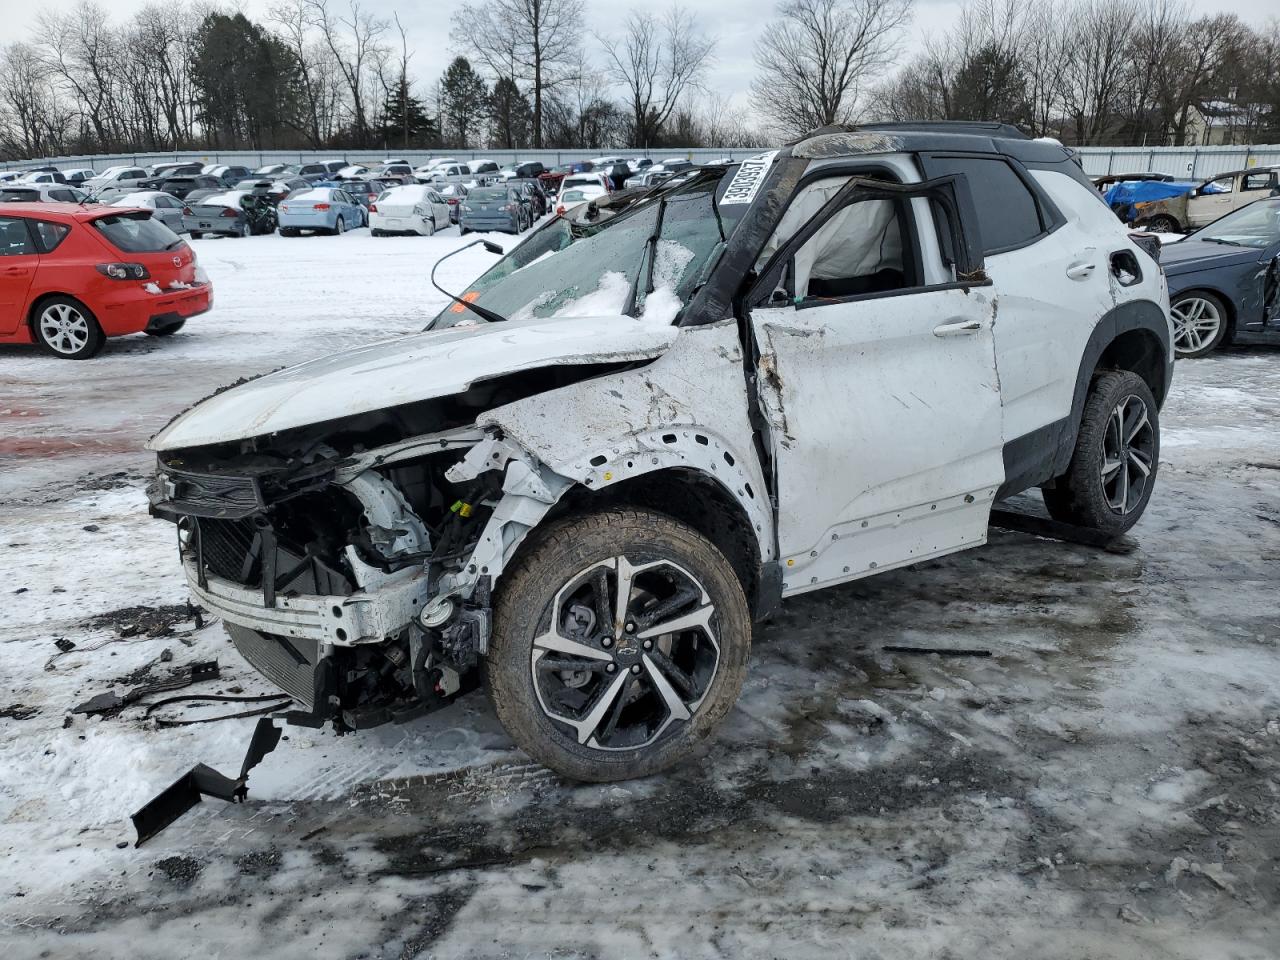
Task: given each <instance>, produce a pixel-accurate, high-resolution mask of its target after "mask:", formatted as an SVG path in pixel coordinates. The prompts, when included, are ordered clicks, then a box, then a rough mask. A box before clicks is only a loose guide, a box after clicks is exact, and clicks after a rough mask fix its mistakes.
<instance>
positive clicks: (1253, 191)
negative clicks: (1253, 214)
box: [1231, 170, 1277, 210]
mask: <svg viewBox="0 0 1280 960" xmlns="http://www.w3.org/2000/svg"><path fill="white" fill-rule="evenodd" d="M1276 186H1277V183H1276V171H1274V170H1251V171H1249V172H1247V173H1242V174H1240V181H1239V184H1238V188H1237V190H1236V192H1235V193H1234V194H1233V195H1232V196H1233V197H1234V200H1233V201H1232V204H1231V209H1232V210H1239V209H1240V208H1241V207H1243V206H1245V205H1246V204H1250V203H1253V201H1255V200H1261V199H1262V198H1263V197H1270V196H1274V195H1275V191H1276Z"/></svg>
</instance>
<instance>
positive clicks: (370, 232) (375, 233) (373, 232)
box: [369, 227, 386, 237]
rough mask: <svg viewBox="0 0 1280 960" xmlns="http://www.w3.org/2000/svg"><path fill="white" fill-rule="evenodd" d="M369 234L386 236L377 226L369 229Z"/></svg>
mask: <svg viewBox="0 0 1280 960" xmlns="http://www.w3.org/2000/svg"><path fill="white" fill-rule="evenodd" d="M369 236H371V237H385V236H386V234H385V233H383V232H382V231H381V230H379V229H377V228H376V227H375V228H373V229H372V230H370V231H369Z"/></svg>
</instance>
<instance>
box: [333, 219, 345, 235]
mask: <svg viewBox="0 0 1280 960" xmlns="http://www.w3.org/2000/svg"><path fill="white" fill-rule="evenodd" d="M346 232H347V221H346V220H344V219H342V217H339V218H338V219H337V220H335V221H333V235H334V236H335V237H340V236H342V235H343V234H344V233H346Z"/></svg>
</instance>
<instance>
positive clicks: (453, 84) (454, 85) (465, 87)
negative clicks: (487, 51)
mask: <svg viewBox="0 0 1280 960" xmlns="http://www.w3.org/2000/svg"><path fill="white" fill-rule="evenodd" d="M440 100H441V103H440V109H441V124H442V126H443V127H444V130H443V131H442V132H443V134H444V139H445V143H446V144H447V145H448V146H453V147H468V146H470V145H471V142H472V140H473V139H475V137H476V134H478V133H479V132H480V124H481V122H482V121H483V120H484V118H485V116H486V115H487V114H488V112H489V104H488V100H489V88H488V87H486V86H485V82H484V81H483V80H482V79H481V78H480V75H479V74H478V73H476V71H475V70H474V69H473V68H472V66H471V63H470V61H468V60H467V58H466V57H457V58H456V59H455V60H454V61H453V63H451V64H449V69H447V70H446V71H445V72H444V78H443V79H442V80H441V81H440Z"/></svg>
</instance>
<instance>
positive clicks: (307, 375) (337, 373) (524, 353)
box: [147, 316, 679, 450]
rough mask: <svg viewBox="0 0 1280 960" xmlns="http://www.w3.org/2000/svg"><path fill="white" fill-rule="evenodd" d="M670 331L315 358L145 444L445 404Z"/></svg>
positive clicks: (413, 340)
mask: <svg viewBox="0 0 1280 960" xmlns="http://www.w3.org/2000/svg"><path fill="white" fill-rule="evenodd" d="M678 335H679V328H677V327H673V326H659V325H656V324H646V323H644V322H643V321H640V320H636V319H633V318H631V317H625V316H608V317H568V318H560V319H552V320H544V319H534V320H523V321H508V322H506V323H478V324H476V325H474V326H464V327H452V328H449V329H446V330H437V331H428V332H425V333H416V334H412V335H410V336H407V337H401V338H400V339H397V340H385V341H382V342H381V343H373V344H369V345H368V346H365V347H360V348H358V349H355V350H348V351H346V352H344V353H337V354H333V355H332V356H328V357H321V358H319V359H317V360H309V361H307V362H306V363H300V364H298V365H297V366H296V367H288V368H286V369H284V370H278V371H276V372H275V373H270V374H267V375H266V376H264V377H259V378H258V379H256V380H251V381H249V382H248V383H244V384H241V385H240V386H237V387H233V388H232V389H230V390H227V391H225V392H223V393H219V394H216V395H215V396H212V397H209V398H208V399H207V400H204V401H202V402H200V403H198V404H197V405H196V406H194V407H192V408H191V409H190V410H188V411H187V412H186V413H183V414H182V415H181V416H179V417H177V418H176V419H174V420H173V422H171V423H170V424H169V425H168V426H166V427H165V428H164V429H163V430H161V431H160V432H159V433H158V434H156V435H155V436H154V437H152V438H151V442H150V443H149V444H147V447H148V449H151V450H176V449H179V448H184V447H198V446H203V445H205V444H211V443H226V442H228V441H233V440H244V439H248V438H249V437H257V436H262V435H264V434H268V433H276V432H278V431H280V430H289V429H292V428H295V427H302V426H307V425H309V424H313V423H322V422H324V421H326V420H336V419H338V418H340V417H349V416H353V415H356V414H361V413H370V412H372V411H375V410H381V409H384V408H386V407H395V406H400V405H401V404H406V403H414V402H416V401H418V400H430V399H432V398H434V397H446V396H450V395H451V394H455V393H460V392H462V391H464V390H466V389H467V388H468V387H470V386H471V385H472V384H473V383H476V382H478V381H481V380H487V379H491V378H493V377H496V376H500V375H502V374H505V373H514V372H517V371H520V370H531V369H536V368H538V367H551V366H560V365H566V364H582V363H616V362H621V361H627V360H644V359H650V358H653V357H656V356H658V355H660V354H662V353H663V352H665V351H666V349H667V348H668V347H670V346H671V344H672V343H674V342H675V339H676V337H677V336H678Z"/></svg>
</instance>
